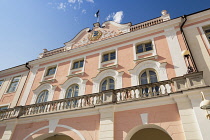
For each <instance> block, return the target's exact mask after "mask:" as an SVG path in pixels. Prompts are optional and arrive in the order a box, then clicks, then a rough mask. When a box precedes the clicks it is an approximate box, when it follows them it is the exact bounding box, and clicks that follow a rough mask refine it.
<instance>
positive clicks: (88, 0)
mask: <svg viewBox="0 0 210 140" xmlns="http://www.w3.org/2000/svg"><path fill="white" fill-rule="evenodd" d="M86 1H87V2H91V3H94V0H86Z"/></svg>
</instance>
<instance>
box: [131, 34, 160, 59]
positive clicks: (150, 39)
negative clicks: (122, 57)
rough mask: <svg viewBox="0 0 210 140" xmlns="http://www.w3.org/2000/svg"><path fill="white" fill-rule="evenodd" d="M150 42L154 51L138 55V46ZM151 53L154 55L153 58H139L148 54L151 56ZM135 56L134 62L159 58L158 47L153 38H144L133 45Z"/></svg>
mask: <svg viewBox="0 0 210 140" xmlns="http://www.w3.org/2000/svg"><path fill="white" fill-rule="evenodd" d="M149 42H151V44H152V50H150V51H145V52H141V53H137V46H138V45H140V44H145V43H149ZM150 53H151V54H152V55H151V56H146V57H144V58H138V57H140V56H143V55H147V54H150ZM133 56H134V61H138V60H141V59H144V60H145V59H147V58H148V59H149V58H151V57H155V58H157V51H156V46H155V42H154V39H153V38H144V39H140V40H138V41H137V42H135V43H133Z"/></svg>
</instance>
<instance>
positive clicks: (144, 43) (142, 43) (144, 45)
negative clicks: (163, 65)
mask: <svg viewBox="0 0 210 140" xmlns="http://www.w3.org/2000/svg"><path fill="white" fill-rule="evenodd" d="M146 44H150V45H151V48H152V49H151V50H148V51H147V50H146ZM140 45H142V47H143V51H142V52H138V49H137V48H138V47H139V46H140ZM153 50H154V47H153V43H152V41H146V42H141V43H138V44H136V54H141V53H145V52H150V51H153Z"/></svg>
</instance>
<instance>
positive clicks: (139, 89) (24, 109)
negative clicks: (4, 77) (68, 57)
mask: <svg viewBox="0 0 210 140" xmlns="http://www.w3.org/2000/svg"><path fill="white" fill-rule="evenodd" d="M172 82H173V88H172V87H171V85H172ZM204 86H206V85H205V82H204V81H203V73H202V72H196V73H190V74H186V75H183V76H180V77H175V78H172V80H166V81H160V82H157V83H150V84H145V85H138V86H132V87H127V88H121V89H114V90H106V91H103V92H99V93H94V94H88V95H83V96H78V97H72V98H66V99H61V100H55V101H50V102H44V103H39V104H32V105H26V106H17V107H15V108H9V109H6V110H1V111H0V119H1V120H5V119H12V118H19V117H27V116H34V115H41V114H47V113H55V112H62V111H69V110H76V109H84V108H91V107H95V106H100V105H105V104H117V103H124V102H128V101H136V100H142V99H149V98H157V97H161V96H167V95H168V94H170V93H174V92H179V91H182V90H187V89H193V88H197V87H204ZM172 89H173V90H174V91H173V90H172Z"/></svg>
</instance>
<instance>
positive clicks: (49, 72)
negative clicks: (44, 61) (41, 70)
mask: <svg viewBox="0 0 210 140" xmlns="http://www.w3.org/2000/svg"><path fill="white" fill-rule="evenodd" d="M55 70H56V68H55V67H54V68H50V69H48V71H47V74H46V76H48V75H53V74H55Z"/></svg>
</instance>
